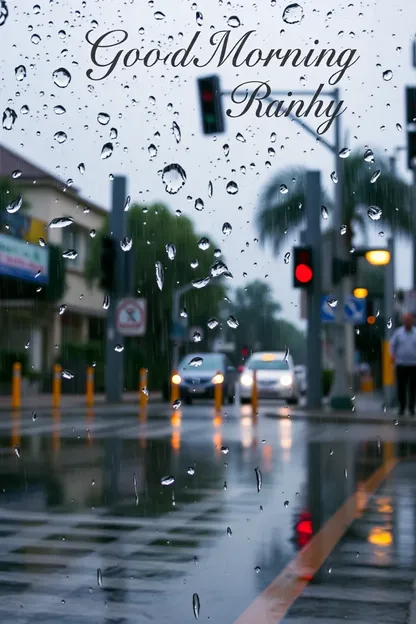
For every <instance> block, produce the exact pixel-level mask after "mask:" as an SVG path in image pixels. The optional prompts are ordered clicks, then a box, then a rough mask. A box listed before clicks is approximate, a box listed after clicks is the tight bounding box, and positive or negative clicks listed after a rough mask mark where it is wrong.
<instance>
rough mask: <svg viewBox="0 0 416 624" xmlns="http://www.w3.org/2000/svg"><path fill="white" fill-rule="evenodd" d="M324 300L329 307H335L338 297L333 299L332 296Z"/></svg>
mask: <svg viewBox="0 0 416 624" xmlns="http://www.w3.org/2000/svg"><path fill="white" fill-rule="evenodd" d="M326 301H327V303H328V305H329V307H330V308H336V307H337V305H338V299H334V297H328V299H327V300H326Z"/></svg>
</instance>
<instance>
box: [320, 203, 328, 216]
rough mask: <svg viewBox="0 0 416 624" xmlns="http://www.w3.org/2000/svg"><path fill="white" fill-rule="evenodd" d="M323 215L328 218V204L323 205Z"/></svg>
mask: <svg viewBox="0 0 416 624" xmlns="http://www.w3.org/2000/svg"><path fill="white" fill-rule="evenodd" d="M321 217H322V218H323V219H328V208H327V207H326V206H321Z"/></svg>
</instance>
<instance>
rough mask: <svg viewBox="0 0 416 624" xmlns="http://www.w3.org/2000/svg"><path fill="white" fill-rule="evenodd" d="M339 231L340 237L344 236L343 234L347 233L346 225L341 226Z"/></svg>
mask: <svg viewBox="0 0 416 624" xmlns="http://www.w3.org/2000/svg"><path fill="white" fill-rule="evenodd" d="M339 231H340V234H341V236H344V234H346V233H347V226H346V225H341V227H340V230H339Z"/></svg>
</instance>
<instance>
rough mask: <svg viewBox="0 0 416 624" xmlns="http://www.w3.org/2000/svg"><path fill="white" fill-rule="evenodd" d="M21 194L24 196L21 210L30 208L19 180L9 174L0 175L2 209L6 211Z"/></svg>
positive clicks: (0, 204) (0, 206) (0, 207)
mask: <svg viewBox="0 0 416 624" xmlns="http://www.w3.org/2000/svg"><path fill="white" fill-rule="evenodd" d="M20 196H21V197H23V202H22V206H21V208H20V210H25V209H27V208H29V204H28V202H27V200H26V199H25V197H24V191H22V189H21V188H20V186H19V183H18V181H17V180H13V179H11V178H10V177H8V176H7V177H6V176H0V211H1V212H3V211H5V210H6V208H7V206H8V205H9V204H11V202H13V201H15V200H16V199H17V198H18V197H20Z"/></svg>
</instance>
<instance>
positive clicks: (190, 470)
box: [186, 466, 195, 477]
mask: <svg viewBox="0 0 416 624" xmlns="http://www.w3.org/2000/svg"><path fill="white" fill-rule="evenodd" d="M186 472H187V473H188V475H190V476H191V477H193V476H194V474H195V468H194V467H193V466H189V468H188V470H187V471H186Z"/></svg>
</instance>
